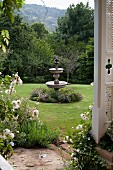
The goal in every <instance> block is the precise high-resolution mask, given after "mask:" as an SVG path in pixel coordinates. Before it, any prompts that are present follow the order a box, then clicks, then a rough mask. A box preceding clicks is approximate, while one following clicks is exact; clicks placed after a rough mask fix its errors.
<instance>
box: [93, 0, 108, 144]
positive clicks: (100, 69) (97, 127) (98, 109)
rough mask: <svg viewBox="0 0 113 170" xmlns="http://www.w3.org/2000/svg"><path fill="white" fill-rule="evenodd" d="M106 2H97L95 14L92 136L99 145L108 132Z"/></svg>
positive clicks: (96, 0)
mask: <svg viewBox="0 0 113 170" xmlns="http://www.w3.org/2000/svg"><path fill="white" fill-rule="evenodd" d="M105 53H106V0H95V14H94V106H93V114H92V134H93V137H94V139H95V141H96V142H97V143H98V142H99V140H100V138H101V137H102V136H103V135H104V133H105V131H106V126H105V122H106V109H105V71H106V68H105Z"/></svg>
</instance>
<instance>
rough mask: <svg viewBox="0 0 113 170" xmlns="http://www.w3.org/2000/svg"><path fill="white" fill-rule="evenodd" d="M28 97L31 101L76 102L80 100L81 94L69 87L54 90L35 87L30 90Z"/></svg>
mask: <svg viewBox="0 0 113 170" xmlns="http://www.w3.org/2000/svg"><path fill="white" fill-rule="evenodd" d="M30 99H31V100H33V101H40V102H48V103H57V102H60V103H70V102H78V101H80V100H82V96H81V94H79V93H76V92H75V90H73V89H71V88H67V89H60V90H58V91H55V90H54V89H47V88H46V89H41V88H40V89H37V90H35V91H33V92H32V94H31V96H30Z"/></svg>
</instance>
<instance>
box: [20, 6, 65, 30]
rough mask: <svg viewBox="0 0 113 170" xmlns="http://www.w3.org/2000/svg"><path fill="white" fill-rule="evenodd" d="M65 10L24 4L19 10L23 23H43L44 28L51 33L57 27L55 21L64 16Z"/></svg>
mask: <svg viewBox="0 0 113 170" xmlns="http://www.w3.org/2000/svg"><path fill="white" fill-rule="evenodd" d="M65 12H66V10H64V9H63V10H61V9H57V8H50V7H45V6H42V5H36V4H25V5H23V7H22V9H21V10H20V15H21V16H22V17H23V21H25V22H28V23H29V24H32V23H34V22H41V23H44V25H45V27H46V28H47V29H48V30H49V31H50V32H53V31H54V30H55V28H56V26H57V19H58V18H59V17H62V16H64V15H65Z"/></svg>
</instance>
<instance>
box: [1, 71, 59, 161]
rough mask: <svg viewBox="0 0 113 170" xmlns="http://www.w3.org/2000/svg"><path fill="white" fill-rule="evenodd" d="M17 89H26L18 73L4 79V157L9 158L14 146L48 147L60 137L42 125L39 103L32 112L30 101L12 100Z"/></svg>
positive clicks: (2, 133) (2, 93)
mask: <svg viewBox="0 0 113 170" xmlns="http://www.w3.org/2000/svg"><path fill="white" fill-rule="evenodd" d="M16 85H22V80H21V78H20V77H19V76H18V73H16V74H15V75H13V76H12V77H10V76H5V77H2V74H1V75H0V154H2V155H3V156H4V157H5V158H8V157H9V156H11V154H12V153H13V149H12V147H14V146H15V147H16V146H24V147H32V146H34V145H41V146H47V145H48V144H49V143H51V142H52V141H53V140H54V139H56V138H57V136H58V135H57V133H55V132H54V133H53V132H51V131H50V130H49V129H48V128H47V127H46V126H45V125H44V124H43V123H42V122H41V121H40V119H39V111H38V110H37V104H38V103H36V104H35V103H34V107H33V108H31V107H30V106H29V104H28V99H22V98H17V97H16V96H15V97H14V96H12V94H13V93H15V92H16V90H15V86H16Z"/></svg>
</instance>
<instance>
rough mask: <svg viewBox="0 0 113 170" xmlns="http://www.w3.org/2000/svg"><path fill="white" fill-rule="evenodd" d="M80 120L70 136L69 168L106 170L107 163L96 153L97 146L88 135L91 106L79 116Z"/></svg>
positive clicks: (89, 134) (76, 169)
mask: <svg viewBox="0 0 113 170" xmlns="http://www.w3.org/2000/svg"><path fill="white" fill-rule="evenodd" d="M81 118H82V120H81V123H80V124H79V125H78V126H77V127H76V130H74V132H73V134H72V136H71V138H72V140H73V148H74V152H73V153H72V164H71V166H72V167H73V168H74V169H75V170H101V169H102V170H107V168H108V167H107V163H106V162H105V160H103V159H102V158H101V157H100V155H99V154H98V153H97V151H96V147H97V144H96V143H95V141H94V139H93V137H92V135H91V133H90V130H91V106H90V109H89V110H88V112H86V113H84V114H81Z"/></svg>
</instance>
